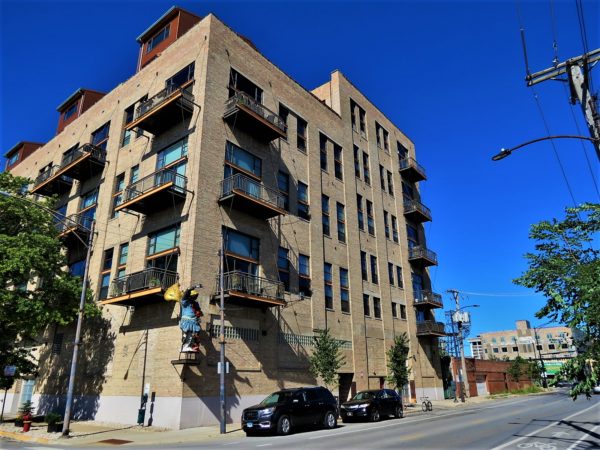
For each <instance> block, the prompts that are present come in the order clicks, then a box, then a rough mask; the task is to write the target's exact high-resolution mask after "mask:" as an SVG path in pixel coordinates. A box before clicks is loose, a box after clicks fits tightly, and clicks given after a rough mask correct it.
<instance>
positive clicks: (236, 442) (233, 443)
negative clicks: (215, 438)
mask: <svg viewBox="0 0 600 450" xmlns="http://www.w3.org/2000/svg"><path fill="white" fill-rule="evenodd" d="M241 442H242V441H235V442H229V443H227V444H222V445H223V447H225V446H226V445H235V444H240V443H241Z"/></svg>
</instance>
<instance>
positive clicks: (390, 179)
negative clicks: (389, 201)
mask: <svg viewBox="0 0 600 450" xmlns="http://www.w3.org/2000/svg"><path fill="white" fill-rule="evenodd" d="M387 182H388V194H390V195H391V196H392V197H393V196H394V179H393V177H392V172H390V171H389V170H388V171H387Z"/></svg>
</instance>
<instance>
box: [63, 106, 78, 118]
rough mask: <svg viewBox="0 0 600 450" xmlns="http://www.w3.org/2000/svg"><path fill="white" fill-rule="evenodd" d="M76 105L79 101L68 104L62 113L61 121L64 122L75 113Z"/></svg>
mask: <svg viewBox="0 0 600 450" xmlns="http://www.w3.org/2000/svg"><path fill="white" fill-rule="evenodd" d="M78 107H79V102H75V103H73V104H72V105H71V106H69V107H68V108H67V109H66V110H65V112H64V113H63V122H66V121H67V120H69V119H70V118H71V117H73V116H74V115H75V113H76V112H77V108H78Z"/></svg>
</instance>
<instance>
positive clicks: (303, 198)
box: [298, 181, 310, 220]
mask: <svg viewBox="0 0 600 450" xmlns="http://www.w3.org/2000/svg"><path fill="white" fill-rule="evenodd" d="M298 217H302V218H303V219H306V220H310V210H309V204H308V185H307V184H305V183H303V182H302V181H298Z"/></svg>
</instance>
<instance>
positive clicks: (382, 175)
mask: <svg viewBox="0 0 600 450" xmlns="http://www.w3.org/2000/svg"><path fill="white" fill-rule="evenodd" d="M379 183H380V184H381V190H382V191H385V169H384V168H383V166H382V165H381V164H379Z"/></svg>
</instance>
